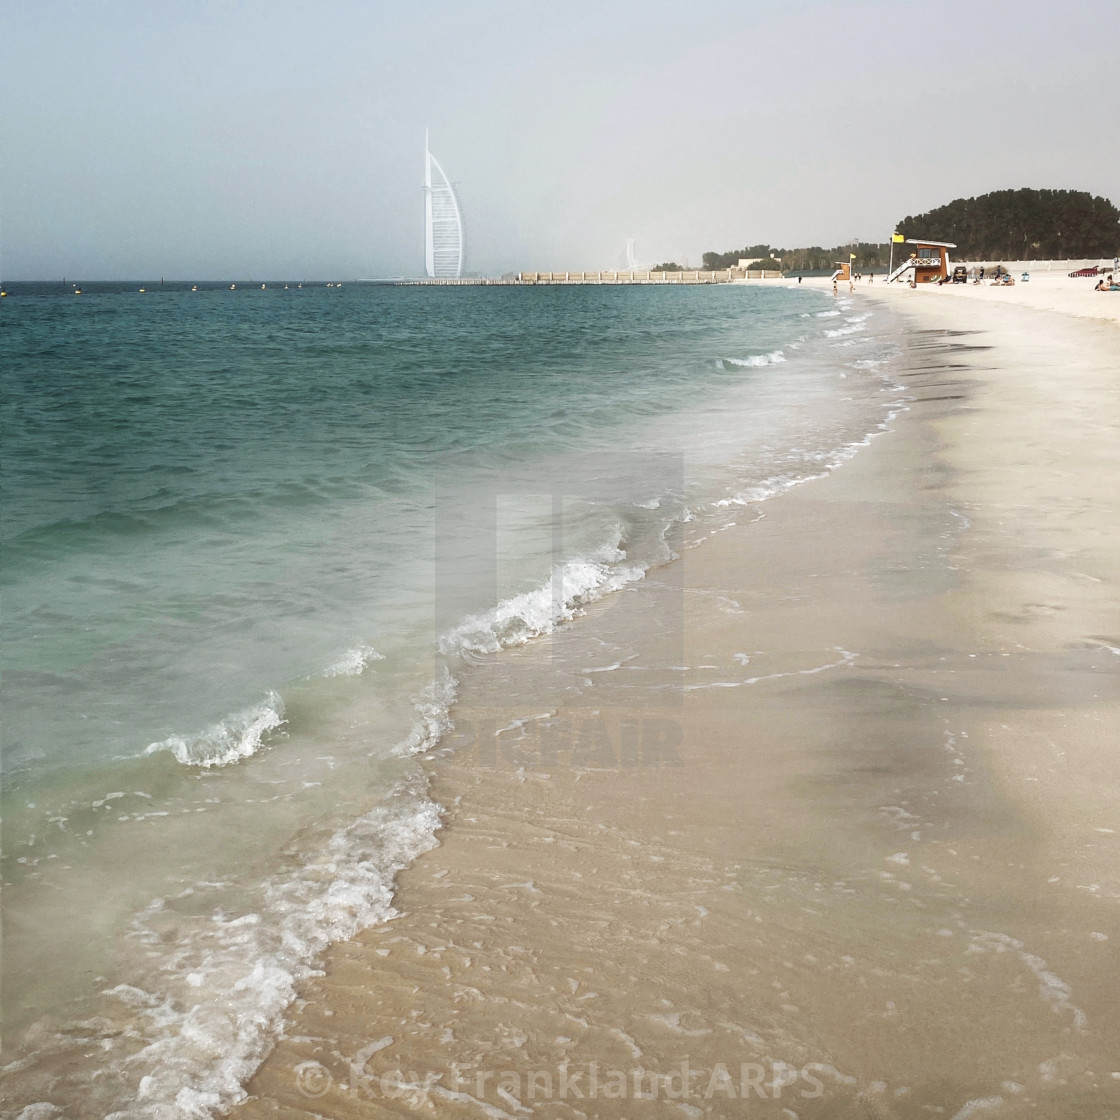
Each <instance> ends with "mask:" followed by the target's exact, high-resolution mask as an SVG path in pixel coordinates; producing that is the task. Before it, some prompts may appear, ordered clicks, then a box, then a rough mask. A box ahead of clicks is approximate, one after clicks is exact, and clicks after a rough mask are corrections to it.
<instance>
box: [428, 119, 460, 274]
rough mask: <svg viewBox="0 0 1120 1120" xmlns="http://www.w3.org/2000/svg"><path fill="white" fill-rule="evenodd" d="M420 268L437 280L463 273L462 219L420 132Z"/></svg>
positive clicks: (456, 203) (448, 184)
mask: <svg viewBox="0 0 1120 1120" xmlns="http://www.w3.org/2000/svg"><path fill="white" fill-rule="evenodd" d="M424 268H425V270H426V271H427V273H428V275H429V276H432V277H436V278H438V279H452V280H454V279H457V278H458V277H459V276H461V275H462V273H463V216H462V214H460V213H459V200H458V199H457V198H456V197H455V192H454V191H453V190H452V189H451V183H450V182H448V179H447V176H446V175H445V174H444V173H443V168H442V167H440V165H439V162H438V161H437V160H436V157H435V156H433V155H432V153H431V152H430V151H428V132H427V130H426V129H425V131H424Z"/></svg>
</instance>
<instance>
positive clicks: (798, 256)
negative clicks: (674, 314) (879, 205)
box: [704, 241, 891, 272]
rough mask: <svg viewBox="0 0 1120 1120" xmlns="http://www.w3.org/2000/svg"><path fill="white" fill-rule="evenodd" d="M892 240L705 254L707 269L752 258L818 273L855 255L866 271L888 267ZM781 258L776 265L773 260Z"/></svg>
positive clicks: (755, 262) (757, 263) (758, 264)
mask: <svg viewBox="0 0 1120 1120" xmlns="http://www.w3.org/2000/svg"><path fill="white" fill-rule="evenodd" d="M890 251H891V243H890V242H889V241H884V242H882V243H881V244H878V243H875V242H869V241H853V242H851V243H850V244H848V245H835V246H833V247H832V248H831V249H825V248H822V247H821V246H820V245H810V246H809V247H808V248H807V249H781V248H778V247H777V246H770V245H748V246H747V247H746V248H743V249H730V250H728V252H726V253H705V254H704V268H705V269H707V270H709V271H718V270H719V269H721V268H734V267H735V266H736V265H738V263H739V262H740V261H741V260H742V261H750V262H751V264H750V267H751V268H781V269H782V271H783V272H816V271H821V270H823V269H832V268H835V267H836V264H837V263H838V262H839V261H847V260H848V258H849V256H850V254H852V253H855V255H856V268H858V269H860V270H862V271H864V272H873V271H875V270H876V269H885V268H886V267H887V261H888V260H889V258H890ZM775 259H776V260H779V261H781V264H780V265H778V264H775V263H774V260H775Z"/></svg>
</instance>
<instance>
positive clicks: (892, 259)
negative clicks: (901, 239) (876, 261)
mask: <svg viewBox="0 0 1120 1120" xmlns="http://www.w3.org/2000/svg"><path fill="white" fill-rule="evenodd" d="M892 272H894V234H893V233H892V234H891V263H890V264H888V265H887V279H888V280H889V279H890V278H891V273H892Z"/></svg>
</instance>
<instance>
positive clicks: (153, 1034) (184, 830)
mask: <svg viewBox="0 0 1120 1120" xmlns="http://www.w3.org/2000/svg"><path fill="white" fill-rule="evenodd" d="M141 286H143V287H146V288H147V289H148V290H147V291H146V292H144V293H141V292H140V291H139V290H138V289H139V288H140V287H141ZM190 288H191V285H189V284H188V285H165V286H163V287H162V288H161V287H160V286H159V285H158V284H157V285H152V284H148V285H140V284H130V285H124V284H114V285H110V284H101V285H98V284H86V285H83V289H82V294H81V295H80V296H76V295H74V294H73V288H72V286H71V285H66V286H65V287H63V286H62V285H58V284H52V285H28V284H22V285H21V284H15V285H9V286H8V289H7V290H8V291H9V292H10V293H11V295H10V296H9V297H8V298H7V299H5V300H4V301H3V305H2V306H0V314H2V326H3V329H2V333H0V340H2V341H0V345H2V348H3V353H2V355H0V359H2V365H0V369H2V375H3V410H4V411H3V431H4V445H3V546H4V572H3V590H4V622H5V640H4V658H3V669H4V713H5V714H4V754H3V765H4V770H3V779H4V790H3V798H4V837H3V838H4V852H3V855H4V882H5V902H4V920H5V929H4V933H5V970H4V997H5V999H4V1018H5V1027H6V1042H7V1044H8V1045H9V1046H14V1047H15V1050H16V1052H17V1053H19V1052H20V1049H21V1047H23V1046H29V1045H31V1044H30V1043H29V1042H28V1041H27V1040H28V1039H31V1038H33V1039H35V1040H36V1041H35V1044H34V1048H35V1049H36V1050H37V1051H39V1052H40V1053H45V1052H50V1051H51V1048H52V1047H55V1048H56V1049H57V1050H58V1053H60V1054H61V1053H63V1052H66V1050H67V1045H68V1044H67V1041H66V1040H67V1038H68V1037H71V1036H72V1031H71V1034H70V1035H68V1034H67V1032H68V1030H70V1028H69V1026H68V1024H72V1023H74V1022H76V1021H79V1020H81V1021H92V1020H93V1019H96V1020H97V1021H98V1022H101V1023H102V1024H103V1026H102V1027H100V1028H97V1030H95V1031H94V1033H95V1034H97V1031H98V1030H100V1032H101V1037H102V1038H103V1040H104V1041H105V1042H106V1043H107V1045H106V1046H104V1047H103V1050H102V1053H101V1057H100V1058H99V1059H98V1062H97V1063H96V1067H97V1068H98V1070H99V1074H98V1076H97V1077H96V1078H94V1077H93V1076H92V1073H90V1075H89V1078H88V1079H87V1081H86V1082H82V1080H81V1077H82V1076H83V1075H82V1074H81V1071H80V1070H79V1071H78V1072H77V1073H73V1072H72V1073H71V1074H70V1075H69V1076H70V1078H71V1080H70V1081H69V1082H67V1084H68V1085H69V1086H70V1088H69V1089H59V1090H58V1091H59V1092H60V1093H63V1094H65V1093H71V1094H72V1095H73V1096H74V1099H78V1098H79V1097H80V1099H82V1100H83V1101H84V1102H85V1105H84V1106H83V1107H88V1108H89V1109H92V1111H90V1112H89V1113H88V1114H90V1115H94V1114H99V1113H98V1110H99V1109H100V1110H103V1111H111V1110H112V1109H113V1108H122V1107H124V1102H131V1103H129V1105H128V1107H129V1109H130V1110H131V1111H130V1113H129V1114H134V1115H138V1116H140V1115H150V1116H156V1115H160V1116H164V1115H183V1116H189V1115H206V1114H208V1111H209V1110H210V1109H213V1108H215V1107H217V1106H219V1105H220V1104H222V1103H226V1102H228V1101H230V1100H233V1099H235V1098H236V1096H237V1094H238V1092H239V1091H240V1090H239V1086H240V1084H241V1083H242V1082H243V1080H244V1079H245V1078H246V1077H247V1076H248V1075H249V1074H250V1073H251V1071H252V1069H253V1068H254V1067H255V1065H256V1064H257V1062H258V1061H259V1060H260V1057H261V1056H262V1055H263V1053H264V1052H265V1051H266V1049H267V1045H268V1039H269V1036H270V1032H272V1031H274V1030H275V1029H277V1026H278V1023H279V1017H280V1015H281V1014H282V1011H283V1008H284V1007H285V1006H286V1004H287V1003H288V1002H289V1001H290V999H291V998H292V995H293V991H294V987H293V986H294V984H295V983H297V982H298V980H299V979H300V977H301V976H303V975H306V972H307V969H308V968H310V967H311V966H312V965H313V963H314V960H315V958H316V955H317V953H319V952H320V951H321V949H322V948H323V947H324V946H325V945H326V944H328V943H329V942H330V941H331V940H335V939H337V938H339V937H345V936H349V935H350V934H352V933H354V932H355V931H356V930H357V929H359V928H361V927H362V926H363V925H366V924H369V923H371V922H375V921H378V920H381V919H383V918H384V917H385V915H386V914H387V913H388V911H389V904H390V886H391V880H392V875H393V874H394V873H395V871H396V870H397V869H399V868H400V867H401V866H403V865H405V864H407V863H408V862H409V861H410V860H411V859H413V858H415V856H416V855H417V854H418V853H419V852H421V851H423V850H424V849H425V848H426V847H428V846H430V845H431V843H432V842H433V841H432V835H433V832H434V830H435V827H436V824H437V822H438V814H439V808H438V806H436V805H434V804H432V803H431V801H430V800H429V799H428V797H427V795H426V793H425V789H424V784H423V781H422V778H421V775H420V773H419V770H418V768H417V766H416V761H415V758H416V755H417V754H418V753H419V752H422V751H424V750H426V749H428V748H429V747H430V746H431V745H433V744H434V743H435V742H436V741H437V740H438V738H439V736H440V734H441V733H442V732H443V731H444V730H446V728H447V727H448V710H449V706H450V704H451V703H452V701H453V698H454V693H455V682H456V676H457V674H458V673H459V672H460V671H461V667H462V665H463V664H464V662H465V661H469V660H470V659H471V658H472V657H477V656H480V655H492V654H496V653H498V652H499V651H500V650H501V649H502V648H504V647H506V646H509V645H512V644H516V643H519V642H522V641H526V640H531V639H532V638H533V637H534V636H536V635H539V634H541V633H545V632H547V631H548V630H549V629H550V628H551V627H552V626H553V625H555V624H557V623H558V622H561V621H563V620H564V619H567V618H569V617H571V616H572V615H574V614H576V613H578V611H579V609H580V607H581V605H582V604H585V603H586V602H588V601H589V600H591V599H594V598H597V597H599V596H602V595H604V594H609V593H610V592H611V591H613V590H616V589H618V588H619V587H622V586H624V585H625V584H626V583H627V582H632V581H634V580H638V579H640V578H641V577H642V573H643V572H644V571H645V570H647V569H648V568H649V566H650V565H653V564H656V563H659V562H662V561H664V560H666V559H668V558H669V557H670V556H671V555H673V554H674V553H675V552H676V551H678V550H679V548H680V546H681V544H682V542H684V543H688V544H695V543H698V542H699V541H701V540H702V539H703V537H704V535H705V534H706V533H708V532H710V531H712V530H713V528H715V527H718V525H719V523H720V520H721V518H722V519H726V518H727V517H728V516H729V511H733V510H734V509H736V508H738V507H740V506H742V505H745V504H757V503H759V502H763V501H765V500H766V499H767V498H768V497H769V496H771V495H773V494H776V493H779V492H780V491H781V490H782V489H784V488H786V487H788V486H789V485H793V484H795V483H796V482H798V481H800V480H803V479H804V478H807V477H812V476H813V475H816V474H820V473H821V472H822V471H824V470H827V469H831V468H832V467H834V466H836V465H838V464H839V463H841V462H842V461H843V459H844V458H845V457H846V456H847V455H849V454H851V453H852V452H853V450H854V449H855V448H857V447H858V446H859V445H860V444H861V442H864V441H866V439H867V438H868V437H869V436H870V435H871V434H873V433H874V432H875V431H877V430H879V429H880V428H881V426H882V424H883V423H884V421H885V418H886V417H887V416H888V414H889V411H890V409H891V408H892V407H894V406H895V405H896V398H897V393H896V391H895V389H894V388H893V386H892V384H891V382H890V380H889V369H890V359H891V354H892V350H893V347H894V335H893V329H892V328H891V326H890V324H889V323H887V322H885V321H883V313H882V312H877V313H876V314H875V315H870V314H869V313H868V312H867V311H866V310H865V309H863V308H862V307H854V306H852V305H851V304H850V303H849V302H848V301H846V300H843V299H841V300H839V301H836V300H834V299H833V298H832V297H831V296H829V295H826V294H822V293H820V292H817V291H810V290H806V289H798V288H797V287H796V286H794V287H792V288H785V287H761V286H760V287H757V288H752V287H750V286H720V287H697V288H691V287H689V288H675V289H663V288H661V289H659V288H640V287H622V288H610V287H594V288H583V287H573V288H540V289H534V288H459V289H447V288H422V287H421V288H416V287H411V288H405V287H401V288H396V287H379V286H363V285H356V284H350V285H344V286H342V287H334V286H332V287H329V288H328V287H326V286H325V285H315V286H312V285H307V286H304V287H302V288H299V287H296V285H295V284H294V283H293V284H291V285H290V286H288V287H287V288H285V286H284V285H283V284H270V285H269V286H268V287H267V288H266V289H264V290H262V289H261V288H260V286H259V284H258V285H255V286H247V285H243V284H238V286H237V288H236V290H231V289H230V286H229V284H228V283H226V284H221V285H211V286H206V285H200V288H201V289H202V290H199V291H191V290H190ZM561 530H562V531H561ZM76 914H80V915H81V919H80V920H75V915H76ZM231 992H235V993H237V994H236V995H235V996H231V994H230V993H231ZM122 1024H127V1026H126V1027H122ZM91 1029H92V1028H91ZM71 1058H72V1055H71ZM79 1065H80V1063H79ZM91 1068H93V1067H91ZM144 1079H146V1080H144ZM141 1082H143V1085H144V1087H145V1088H144V1092H143V1093H142V1094H139V1095H138V1088H137V1087H138V1086H139V1085H140V1084H141ZM75 1085H80V1086H82V1088H81V1091H80V1092H79V1091H78V1090H77V1089H75V1088H74V1086H75ZM56 1103H59V1104H61V1105H63V1106H66V1105H67V1101H65V1100H60V1101H59V1102H56ZM161 1109H171V1111H170V1112H168V1111H160V1110H161ZM82 1114H85V1113H82Z"/></svg>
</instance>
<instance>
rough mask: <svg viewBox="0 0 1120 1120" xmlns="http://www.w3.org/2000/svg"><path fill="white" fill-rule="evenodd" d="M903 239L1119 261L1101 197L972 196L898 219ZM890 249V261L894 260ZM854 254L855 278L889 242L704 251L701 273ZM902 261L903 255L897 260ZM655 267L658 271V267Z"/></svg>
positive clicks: (998, 256) (1026, 255) (789, 267)
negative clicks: (745, 263)
mask: <svg viewBox="0 0 1120 1120" xmlns="http://www.w3.org/2000/svg"><path fill="white" fill-rule="evenodd" d="M895 229H896V230H897V231H898V232H899V233H901V234H902V235H903V236H904V237H928V238H929V239H930V240H931V241H951V242H953V243H955V244H956V246H957V248H956V249H955V250H954V252H953V256H954V257H955V258H956V259H958V260H978V261H992V260H995V261H998V260H1067V259H1078V258H1085V257H1114V256H1117V255H1120V210H1117V208H1116V207H1115V206H1113V204H1112V203H1111V202H1109V200H1108V199H1107V198H1101V197H1100V196H1094V195H1091V194H1089V193H1088V192H1087V191H1051V190H1032V189H1030V188H1027V187H1024V188H1023V189H1022V190H1017V191H992V192H991V193H989V194H982V195H979V196H977V197H976V198H958V199H955V200H954V201H952V202H950V203H947V204H946V205H945V206H939V207H938V208H937V209H936V210H929V211H927V212H926V213H925V214H914V215H910V216H908V217H905V218H903V219H902V221H900V222H899V223H898V225H897V226H895ZM899 248H901V247H900V246H896V251H895V263H896V264H897V263H898V260H899V255H898V249H899ZM851 253H855V255H856V260H855V267H856V269H857V270H858V271H860V272H875V271H877V270H881V269H885V268H886V267H887V262H888V261H889V260H890V257H891V243H890V242H889V241H883V242H868V241H853V242H851V243H850V244H848V245H835V246H833V247H832V248H831V249H824V248H822V247H821V246H820V245H811V246H809V247H808V248H807V249H781V248H778V247H776V246H772V245H748V246H746V247H745V248H742V249H729V250H728V251H727V252H726V253H715V252H712V253H705V254H704V268H705V269H707V270H709V271H716V270H719V269H722V268H734V267H735V266H736V265H737V264H738V263H739V262H740V261H741V260H746V261H750V262H751V267H752V268H776V267H779V266H777V265H775V264H774V261H773V258H776V259H777V260H779V261H781V265H780V267H781V269H782V271H783V272H813V271H820V270H823V269H832V268H834V267H835V266H836V265H837V264H838V263H839V262H841V261H847V260H848V258H849V255H850V254H851ZM903 255H905V253H904V254H903ZM659 267H660V266H659Z"/></svg>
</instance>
